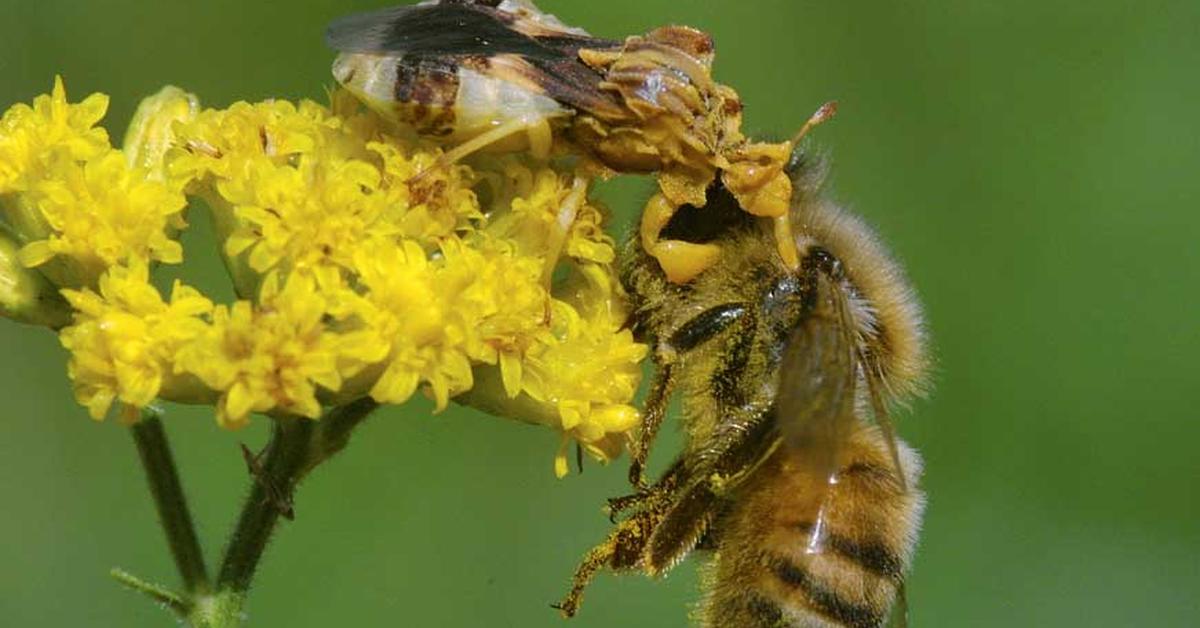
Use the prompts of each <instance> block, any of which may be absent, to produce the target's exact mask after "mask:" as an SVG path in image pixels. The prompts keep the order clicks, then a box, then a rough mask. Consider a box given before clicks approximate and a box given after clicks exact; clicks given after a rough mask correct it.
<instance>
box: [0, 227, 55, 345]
mask: <svg viewBox="0 0 1200 628" xmlns="http://www.w3.org/2000/svg"><path fill="white" fill-rule="evenodd" d="M17 251H18V246H17V243H16V242H15V241H14V240H13V239H12V238H11V237H9V235H8V234H7V233H4V232H0V315H2V316H5V317H7V318H11V319H13V320H15V321H18V322H22V323H28V324H31V325H42V326H45V327H50V328H53V329H58V328H60V327H63V326H64V325H67V324H68V323H70V322H71V308H70V306H68V305H67V302H66V301H65V300H64V299H63V298H62V296H60V295H59V294H58V290H56V289H55V287H54V286H53V285H52V284H51V283H50V282H49V281H47V280H46V278H45V277H43V276H42V274H41V273H40V272H38V271H37V270H35V269H32V268H26V267H25V266H24V265H22V264H21V260H20V259H19V256H18V254H17Z"/></svg>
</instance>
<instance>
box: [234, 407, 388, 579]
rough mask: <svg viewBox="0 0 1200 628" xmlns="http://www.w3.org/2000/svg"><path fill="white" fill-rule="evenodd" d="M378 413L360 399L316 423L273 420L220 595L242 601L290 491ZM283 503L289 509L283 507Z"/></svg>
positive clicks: (235, 530) (289, 419)
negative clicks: (370, 415) (362, 424)
mask: <svg viewBox="0 0 1200 628" xmlns="http://www.w3.org/2000/svg"><path fill="white" fill-rule="evenodd" d="M376 407H378V405H377V404H376V403H375V402H374V401H371V400H370V399H361V400H358V401H355V402H352V403H349V404H347V405H344V406H338V407H336V408H332V409H330V410H329V411H328V412H327V413H326V415H325V416H324V417H322V418H321V419H320V420H318V421H309V420H306V419H298V418H281V419H277V420H275V427H274V432H273V433H272V435H271V441H270V443H268V445H267V449H266V452H265V454H264V455H263V456H262V459H261V460H260V461H259V465H258V471H257V473H256V476H257V477H255V478H254V480H253V481H252V484H251V487H250V494H249V495H248V496H247V497H246V502H245V504H244V505H243V507H242V512H241V515H240V516H239V517H238V522H237V526H236V527H235V528H234V531H233V534H232V535H231V536H230V539H229V544H228V546H227V547H226V550H225V558H224V560H223V561H222V563H221V571H220V574H219V575H218V576H217V590H218V591H219V592H220V593H219V594H220V595H223V596H232V597H234V598H236V599H238V600H240V599H241V598H242V597H244V594H245V592H246V590H248V589H249V588H250V582H251V581H252V580H253V578H254V572H255V571H256V570H257V568H258V563H259V561H260V560H261V559H262V555H263V552H264V551H265V550H266V547H267V543H268V542H269V541H270V539H271V534H272V533H273V532H274V531H275V527H276V524H277V523H278V522H279V517H280V515H281V514H283V513H284V512H285V511H286V508H285V506H290V496H291V494H292V491H293V489H295V487H296V485H297V484H299V482H300V480H301V479H302V478H303V477H304V476H305V475H306V474H307V473H308V472H309V471H311V470H312V469H313V468H314V467H316V466H317V465H319V464H321V463H322V462H324V461H325V460H327V459H329V458H330V457H331V456H333V455H334V454H336V453H337V452H338V451H341V449H342V448H344V447H345V446H346V443H347V442H349V438H350V433H351V432H352V431H353V430H354V428H355V427H356V426H358V424H360V423H361V422H362V421H363V420H364V419H366V417H367V416H368V415H369V414H370V413H371V412H372V411H373V410H374V409H375V408H376ZM281 497H282V498H284V499H285V500H287V501H288V504H286V505H285V504H281V503H280V498H281Z"/></svg>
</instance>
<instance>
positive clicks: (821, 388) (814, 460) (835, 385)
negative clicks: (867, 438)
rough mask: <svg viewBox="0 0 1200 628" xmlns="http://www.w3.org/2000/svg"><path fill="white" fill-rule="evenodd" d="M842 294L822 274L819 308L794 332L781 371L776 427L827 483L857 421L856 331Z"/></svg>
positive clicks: (818, 281) (817, 288)
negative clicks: (802, 453) (854, 336)
mask: <svg viewBox="0 0 1200 628" xmlns="http://www.w3.org/2000/svg"><path fill="white" fill-rule="evenodd" d="M848 308H849V306H848V304H847V302H846V297H845V295H844V294H843V292H842V290H841V289H840V288H839V287H838V286H837V284H836V283H834V281H833V280H831V279H830V278H829V277H827V276H826V275H824V274H823V273H818V274H817V281H816V303H815V305H814V307H813V309H812V311H811V312H809V313H808V314H807V315H806V316H805V318H804V319H803V320H802V321H801V322H800V324H798V325H797V326H796V328H795V329H793V330H792V333H791V336H790V337H789V339H788V343H787V346H786V348H785V349H784V353H783V361H782V362H781V364H780V368H779V389H778V393H777V395H776V423H777V425H778V426H779V431H780V433H781V434H782V435H783V439H784V443H785V444H786V445H787V446H789V447H792V448H794V449H798V450H802V451H803V452H804V453H805V455H804V456H803V458H804V460H805V461H807V462H808V463H809V464H811V465H812V469H813V470H814V471H815V472H816V473H817V476H818V477H821V478H833V476H834V475H835V474H836V472H837V464H838V457H839V456H838V455H839V453H840V451H841V446H842V444H843V443H844V442H845V440H846V438H847V437H848V435H849V433H850V428H851V427H852V426H853V424H854V421H855V420H856V419H855V415H854V401H855V390H854V389H855V381H856V376H857V373H856V369H857V367H856V362H855V353H854V340H853V333H854V332H853V327H852V322H851V321H850V318H849V316H850V315H849V311H848Z"/></svg>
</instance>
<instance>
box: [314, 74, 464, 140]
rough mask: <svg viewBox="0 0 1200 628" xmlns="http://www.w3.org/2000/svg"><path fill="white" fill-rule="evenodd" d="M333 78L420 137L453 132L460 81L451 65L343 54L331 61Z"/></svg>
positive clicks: (372, 106) (379, 111)
mask: <svg viewBox="0 0 1200 628" xmlns="http://www.w3.org/2000/svg"><path fill="white" fill-rule="evenodd" d="M333 76H334V78H336V79H337V81H338V83H341V84H342V86H343V87H345V88H346V89H347V90H349V91H350V92H351V93H352V94H354V96H355V97H357V98H358V99H359V100H360V101H362V102H363V103H364V104H365V105H367V106H368V107H370V108H371V109H372V110H374V111H375V112H376V113H378V114H380V115H382V116H384V117H385V118H388V119H391V120H395V121H398V122H403V123H406V124H410V125H412V127H413V128H414V129H415V130H416V131H417V132H418V133H421V134H422V135H426V136H432V137H445V136H449V135H451V134H453V133H454V131H455V129H456V128H457V121H456V118H457V114H456V109H457V102H458V94H459V87H460V79H459V68H458V66H457V64H456V63H454V62H451V61H447V60H442V59H436V58H416V57H405V56H395V55H390V56H385V55H370V54H361V53H343V54H341V55H340V56H338V58H337V60H336V61H334V63H333Z"/></svg>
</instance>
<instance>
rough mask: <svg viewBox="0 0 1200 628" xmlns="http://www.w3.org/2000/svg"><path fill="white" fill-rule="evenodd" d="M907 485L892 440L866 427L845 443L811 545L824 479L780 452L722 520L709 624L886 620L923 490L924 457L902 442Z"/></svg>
mask: <svg viewBox="0 0 1200 628" xmlns="http://www.w3.org/2000/svg"><path fill="white" fill-rule="evenodd" d="M901 452H902V460H903V465H904V471H905V475H906V485H907V487H908V490H907V491H905V490H904V489H902V488H901V485H900V483H898V482H897V481H896V474H895V469H894V467H893V465H892V463H891V461H890V460H891V459H890V457H889V454H888V450H887V446H886V444H885V442H884V440H883V437H882V436H881V435H880V434H879V432H878V431H877V430H875V429H874V428H867V427H860V428H859V431H858V433H856V434H855V435H854V436H853V437H851V438H850V439H849V441H848V442H847V443H846V446H845V449H844V454H845V457H844V458H843V461H842V465H841V466H840V468H841V471H840V472H839V474H838V482H837V484H835V485H832V486H831V487H830V490H832V491H833V492H832V493H831V494H830V498H829V499H828V501H827V502H826V510H825V513H826V515H825V518H824V525H825V527H824V532H823V533H822V534H821V535H820V537H819V538H820V539H821V540H820V542H819V543H818V544H817V545H816V547H815V548H810V541H811V539H812V538H813V527H814V525H816V517H815V515H814V513H817V512H818V511H820V503H821V497H822V495H823V492H822V490H821V483H822V480H821V479H820V478H814V477H812V475H811V474H810V473H808V472H807V467H805V466H802V465H801V460H799V459H798V457H800V456H802V455H803V451H800V450H781V451H779V452H777V453H776V454H775V455H774V457H773V458H772V459H771V460H770V461H768V462H767V463H765V464H764V465H763V467H762V468H760V469H759V470H758V471H757V472H756V473H755V477H753V478H751V479H750V480H748V481H747V484H746V485H745V486H744V487H742V489H741V491H742V492H740V493H739V494H738V495H737V497H736V498H735V499H734V502H733V503H734V504H735V506H734V508H733V510H732V511H731V512H730V513H729V515H728V516H727V518H726V519H724V520H723V521H722V522H720V524H719V529H720V544H719V546H718V548H717V552H716V555H715V556H714V558H713V563H712V565H711V566H710V567H709V572H708V574H707V583H706V586H707V596H706V600H705V602H704V609H703V612H702V616H703V621H704V624H703V625H704V626H711V627H714V628H716V627H721V628H725V627H730V626H737V627H739V628H743V627H745V628H783V627H786V628H799V627H805V628H807V627H816V626H821V627H825V626H830V627H832V626H842V627H848V628H874V627H877V626H882V625H884V623H885V622H886V621H887V619H888V616H889V614H890V611H891V608H892V605H893V604H894V602H895V600H896V594H897V591H898V590H899V589H900V587H901V586H902V584H903V582H904V574H905V572H906V571H907V569H908V566H909V564H910V562H911V559H912V548H913V544H914V543H915V541H916V537H917V530H918V527H919V525H920V519H921V514H922V509H923V507H924V497H923V495H922V494H921V493H920V492H919V491H918V490H917V489H916V488H915V486H916V480H917V478H918V476H919V474H920V460H919V459H918V458H917V456H916V454H915V453H913V452H912V451H911V450H910V449H908V448H907V447H906V446H903V444H901Z"/></svg>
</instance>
